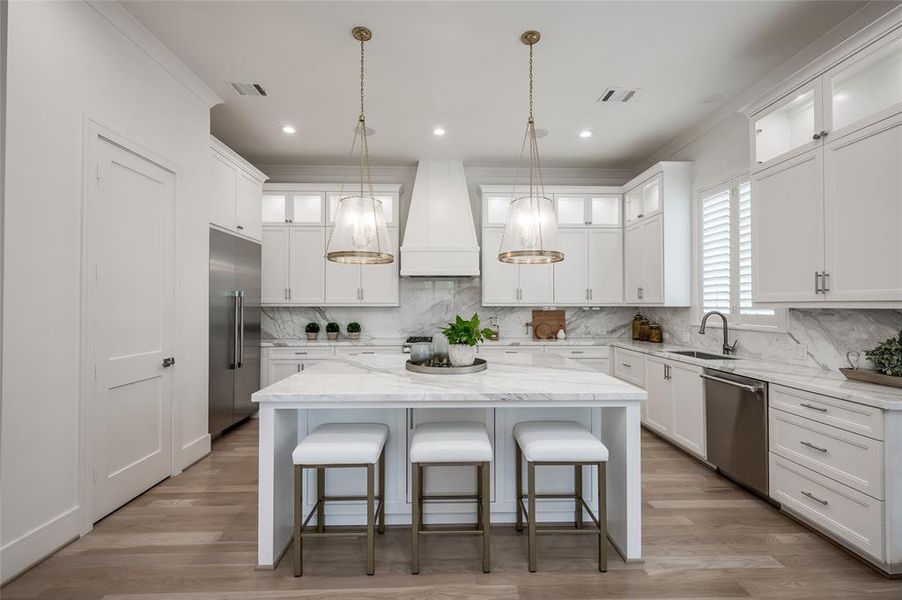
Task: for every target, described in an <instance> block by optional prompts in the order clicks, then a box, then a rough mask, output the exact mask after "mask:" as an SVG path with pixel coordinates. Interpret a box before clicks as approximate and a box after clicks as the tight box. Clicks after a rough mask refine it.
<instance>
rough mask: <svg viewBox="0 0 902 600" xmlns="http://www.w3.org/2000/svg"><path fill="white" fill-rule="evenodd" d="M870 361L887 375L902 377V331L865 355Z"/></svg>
mask: <svg viewBox="0 0 902 600" xmlns="http://www.w3.org/2000/svg"><path fill="white" fill-rule="evenodd" d="M864 355H865V356H866V357H867V359H868V360H869V361H871V362H872V363H874V366H875V367H877V369H879V370H880V372H881V373H883V374H885V375H892V376H894V377H902V331H900V332H899V335H897V336H896V337H891V338H889V339H888V340H884V341H883V342H881V343H880V344H878V345H877V347H876V348H874V349H873V350H868V351H867V352H865V353H864Z"/></svg>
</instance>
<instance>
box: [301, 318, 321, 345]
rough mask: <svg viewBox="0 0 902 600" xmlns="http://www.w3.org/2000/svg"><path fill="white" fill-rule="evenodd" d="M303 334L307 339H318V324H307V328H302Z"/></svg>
mask: <svg viewBox="0 0 902 600" xmlns="http://www.w3.org/2000/svg"><path fill="white" fill-rule="evenodd" d="M304 333H306V334H307V339H308V340H310V341H311V342H312V341H315V340H316V338H317V337H319V323H314V322H312V321H311V322H310V323H307V326H306V327H304Z"/></svg>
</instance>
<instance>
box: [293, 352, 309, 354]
mask: <svg viewBox="0 0 902 600" xmlns="http://www.w3.org/2000/svg"><path fill="white" fill-rule="evenodd" d="M295 354H307V352H295Z"/></svg>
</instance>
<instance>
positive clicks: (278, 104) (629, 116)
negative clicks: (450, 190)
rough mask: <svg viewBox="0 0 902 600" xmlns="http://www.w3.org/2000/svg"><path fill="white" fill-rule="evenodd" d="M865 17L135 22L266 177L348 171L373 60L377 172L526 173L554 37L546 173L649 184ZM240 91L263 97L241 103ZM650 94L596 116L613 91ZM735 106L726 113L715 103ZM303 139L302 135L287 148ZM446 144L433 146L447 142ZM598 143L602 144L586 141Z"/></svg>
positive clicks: (204, 10)
mask: <svg viewBox="0 0 902 600" xmlns="http://www.w3.org/2000/svg"><path fill="white" fill-rule="evenodd" d="M863 4H864V3H862V2H834V1H827V2H820V1H781V2H760V1H749V2H683V1H678V2H552V1H545V2H248V1H237V2H187V1H179V2H168V1H163V2H161V1H147V0H142V1H127V2H123V5H124V6H125V7H126V8H127V9H128V10H129V11H131V12H132V13H133V14H134V15H135V16H136V17H137V18H138V19H139V20H140V21H141V22H142V23H143V24H144V25H145V26H146V27H147V28H148V29H149V30H150V31H151V32H153V33H154V34H155V35H156V36H157V37H158V38H159V39H160V40H162V41H163V43H164V44H166V45H167V46H168V47H169V48H170V49H171V50H172V51H173V52H175V54H176V55H178V56H179V57H180V58H181V59H182V60H183V61H184V62H185V63H186V64H187V65H188V66H189V67H190V68H191V69H192V70H193V71H194V72H195V73H197V74H198V75H199V76H200V77H201V78H202V79H203V80H205V81H206V82H207V83H208V84H209V85H210V86H211V87H212V88H213V89H214V90H216V92H217V93H218V94H219V95H220V96H221V97H222V98H223V99H224V100H225V103H224V104H222V105H219V106H217V107H216V108H214V109H213V118H212V120H213V133H214V134H215V135H216V136H217V137H219V138H220V139H222V140H223V141H224V142H225V143H226V144H228V145H229V146H231V147H232V148H234V149H235V150H236V151H238V152H239V153H240V154H242V155H243V156H245V157H246V158H247V159H248V160H250V161H252V162H254V163H256V164H341V163H344V162H346V161H347V160H348V150H349V147H350V143H351V139H352V137H353V128H354V125H355V123H356V119H357V114H358V102H359V98H358V94H359V90H358V86H359V81H358V76H359V75H358V69H359V62H358V61H359V46H358V43H357V42H356V41H355V40H354V39H353V38H352V37H351V35H350V30H351V28H352V27H353V26H355V25H366V26H368V27H369V28H370V29H372V30H373V40H372V41H371V42H369V43H368V44H367V109H366V110H367V124H368V125H369V126H370V127H372V128H373V129H374V130H375V132H376V133H375V135H373V136H372V137H371V138H370V152H371V155H372V159H373V163H374V164H383V165H400V164H410V163H413V162H415V161H417V160H419V159H461V160H464V161H465V162H467V163H468V164H485V165H510V164H515V163H516V162H517V157H518V155H519V151H520V143H521V141H522V135H523V130H524V127H525V122H526V113H527V105H526V104H527V103H526V81H527V79H526V69H527V52H528V51H527V48H526V46H524V45H522V44H521V43H520V41H519V36H520V33H521V32H523V31H524V30H527V29H538V30H539V31H540V32H541V33H542V40H541V42H539V44H538V45H537V46H536V48H535V71H536V92H535V96H536V108H535V116H536V126H537V127H539V128H544V129H547V130H548V131H549V134H548V136H547V137H544V138H542V139H541V140H540V146H539V147H540V152H541V155H542V159H543V165H545V166H571V167H626V168H632V167H635V166H636V165H637V164H638V163H639V162H640V161H641V160H642V159H644V158H646V157H647V156H649V155H650V154H651V153H652V152H654V151H655V150H657V149H659V148H660V147H661V146H663V145H664V144H665V143H667V142H668V141H670V140H671V139H673V138H674V137H676V136H677V135H679V134H680V133H682V132H684V131H686V130H687V129H689V128H690V127H691V126H693V125H694V124H696V123H698V122H699V121H701V120H702V119H704V118H705V117H706V116H707V115H709V114H710V113H712V112H713V111H715V110H716V109H717V108H718V107H719V106H721V105H722V104H723V103H725V102H727V101H728V100H729V99H730V98H731V97H733V96H734V95H736V94H737V93H739V92H740V91H742V90H743V89H744V88H746V87H748V86H749V85H751V84H753V83H754V82H755V81H757V80H759V79H761V78H762V77H764V76H765V75H767V74H768V72H770V71H771V70H772V69H774V68H775V67H777V66H778V65H780V64H781V63H783V62H785V61H786V60H787V59H789V58H790V57H791V56H793V55H794V54H796V53H797V52H799V51H800V50H802V49H803V48H804V47H805V46H807V45H808V44H809V43H811V42H812V41H814V40H815V39H816V38H817V37H819V36H820V35H822V34H823V33H825V32H826V31H828V30H829V29H830V28H832V27H833V26H834V25H836V24H837V23H839V22H840V21H842V20H843V19H844V18H846V17H847V16H849V15H850V14H851V13H853V12H854V11H855V10H857V9H858V8H860V7H861V6H862V5H863ZM228 81H242V82H259V83H260V84H262V85H263V87H264V88H265V89H266V91H267V92H268V94H269V96H268V97H266V98H242V97H239V96H237V95H236V94H235V92H234V91H232V89H231V88H230V87H229V86H228V84H227V82H228ZM612 85H613V86H627V87H639V88H641V91H640V92H639V94H638V95H637V96H636V97H635V98H634V99H633V100H632V101H631V102H629V103H627V104H620V105H607V104H596V102H595V101H596V98H597V97H598V96H599V94H600V93H601V91H602V90H603V89H604V88H605V87H607V86H612ZM718 92H720V93H723V94H724V96H723V98H722V99H721V100H719V101H717V102H714V103H709V104H704V103H701V102H700V99H701V98H703V97H706V96H709V95H711V94H714V93H718ZM282 123H291V124H292V125H294V126H295V127H296V128H297V134H295V135H294V136H287V135H285V134H283V133H281V132H280V131H279V126H280V125H281V124H282ZM438 125H441V126H442V127H444V128H445V129H446V130H447V135H445V136H444V137H443V138H436V137H435V136H433V135H432V130H433V128H434V127H435V126H438ZM584 128H589V129H592V130H594V132H595V135H594V136H593V137H591V138H589V139H580V138H579V137H578V135H577V134H578V132H579V131H580V130H582V129H584Z"/></svg>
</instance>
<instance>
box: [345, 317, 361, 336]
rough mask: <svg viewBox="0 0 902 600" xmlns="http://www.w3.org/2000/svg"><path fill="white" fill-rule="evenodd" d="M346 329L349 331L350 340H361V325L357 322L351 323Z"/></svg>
mask: <svg viewBox="0 0 902 600" xmlns="http://www.w3.org/2000/svg"><path fill="white" fill-rule="evenodd" d="M346 329H347V331H348V337H349V338H351V339H352V340H359V339H360V323H358V322H357V321H351V322H350V323H348V326H347V327H346Z"/></svg>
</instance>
